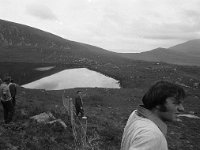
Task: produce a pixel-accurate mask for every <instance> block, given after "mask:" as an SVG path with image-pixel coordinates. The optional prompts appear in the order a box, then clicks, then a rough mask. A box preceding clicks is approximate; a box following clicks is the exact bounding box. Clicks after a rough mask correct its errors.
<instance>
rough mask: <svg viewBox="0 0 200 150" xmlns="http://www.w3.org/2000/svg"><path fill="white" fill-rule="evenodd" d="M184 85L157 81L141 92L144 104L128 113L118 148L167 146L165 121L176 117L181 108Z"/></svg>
mask: <svg viewBox="0 0 200 150" xmlns="http://www.w3.org/2000/svg"><path fill="white" fill-rule="evenodd" d="M184 98H185V92H184V90H183V88H181V87H179V86H178V85H176V84H173V83H170V82H167V81H159V82H157V83H156V84H154V85H153V86H152V87H151V88H150V89H149V90H148V91H147V93H146V94H145V95H144V96H143V98H142V102H143V105H140V106H139V107H138V108H137V110H135V111H133V112H132V114H131V115H130V117H129V119H128V121H127V124H126V126H125V128H124V133H123V137H122V142H121V150H168V146H167V141H166V138H165V136H166V134H167V125H166V124H165V122H166V121H176V120H177V114H178V113H180V112H181V111H184V108H183V106H182V104H181V102H182V100H183V99H184Z"/></svg>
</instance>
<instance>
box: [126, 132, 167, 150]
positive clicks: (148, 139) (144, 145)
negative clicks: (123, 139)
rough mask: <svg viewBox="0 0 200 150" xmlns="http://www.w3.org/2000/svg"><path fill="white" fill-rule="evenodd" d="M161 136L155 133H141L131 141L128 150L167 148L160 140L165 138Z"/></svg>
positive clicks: (165, 149) (161, 149)
mask: <svg viewBox="0 0 200 150" xmlns="http://www.w3.org/2000/svg"><path fill="white" fill-rule="evenodd" d="M163 138H164V137H162V136H160V135H159V134H156V133H154V134H149V133H147V134H143V135H141V136H138V137H137V138H136V139H135V140H134V141H133V143H132V145H131V147H130V148H129V150H167V145H166V144H165V143H163V142H162V140H165V139H163ZM163 148H164V149H163Z"/></svg>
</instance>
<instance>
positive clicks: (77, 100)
mask: <svg viewBox="0 0 200 150" xmlns="http://www.w3.org/2000/svg"><path fill="white" fill-rule="evenodd" d="M76 93H77V96H76V97H75V108H76V115H77V116H79V114H81V117H82V118H84V110H83V100H82V92H81V91H77V92H76Z"/></svg>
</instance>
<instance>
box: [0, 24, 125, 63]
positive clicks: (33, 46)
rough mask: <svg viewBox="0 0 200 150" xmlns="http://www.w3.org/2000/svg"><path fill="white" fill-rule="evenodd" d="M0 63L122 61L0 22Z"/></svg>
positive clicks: (98, 50) (114, 55) (111, 54)
mask: <svg viewBox="0 0 200 150" xmlns="http://www.w3.org/2000/svg"><path fill="white" fill-rule="evenodd" d="M124 60H125V59H124ZM0 61H1V62H31V63H62V64H67V63H83V64H84V63H90V64H96V63H107V62H109V63H111V62H120V61H123V59H122V58H121V57H120V56H119V55H118V54H117V53H115V52H110V51H107V50H104V49H102V48H99V47H95V46H91V45H88V44H83V43H79V42H74V41H70V40H67V39H64V38H61V37H59V36H56V35H54V34H51V33H48V32H45V31H42V30H39V29H36V28H32V27H29V26H26V25H22V24H17V23H13V22H9V21H5V20H0Z"/></svg>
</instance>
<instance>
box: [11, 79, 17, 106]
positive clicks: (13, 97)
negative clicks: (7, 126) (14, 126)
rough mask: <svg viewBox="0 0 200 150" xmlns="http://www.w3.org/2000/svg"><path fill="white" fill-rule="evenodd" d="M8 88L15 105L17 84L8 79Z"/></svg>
mask: <svg viewBox="0 0 200 150" xmlns="http://www.w3.org/2000/svg"><path fill="white" fill-rule="evenodd" d="M9 89H10V94H11V97H12V102H13V106H14V107H15V105H16V100H15V97H16V94H17V86H16V84H15V83H14V81H13V79H11V80H10V84H9Z"/></svg>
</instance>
